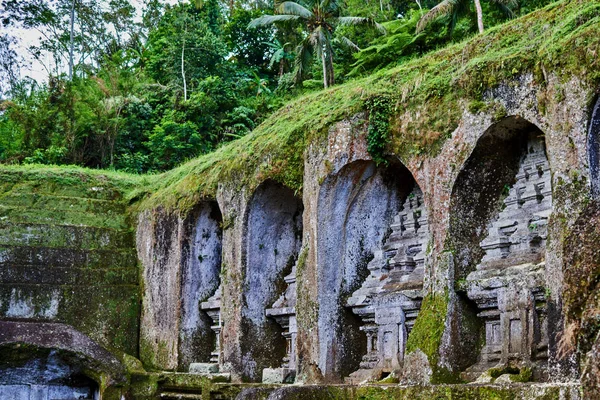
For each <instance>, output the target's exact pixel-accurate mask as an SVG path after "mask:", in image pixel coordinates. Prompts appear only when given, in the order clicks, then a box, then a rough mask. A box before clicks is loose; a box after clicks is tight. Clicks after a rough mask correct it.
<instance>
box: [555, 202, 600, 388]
mask: <svg viewBox="0 0 600 400" xmlns="http://www.w3.org/2000/svg"><path fill="white" fill-rule="evenodd" d="M599 241H600V204H599V203H598V202H597V201H592V202H590V203H589V204H588V205H587V207H586V208H585V209H584V211H583V212H582V214H581V215H580V217H579V218H578V220H577V222H576V223H575V225H574V226H573V228H572V230H571V232H570V234H569V235H568V237H567V239H566V240H565V258H566V265H568V268H566V270H565V282H564V301H565V314H566V323H567V329H566V334H565V336H563V338H562V342H561V345H562V346H563V351H564V352H565V353H566V354H568V353H570V352H571V351H576V354H577V355H578V356H579V359H580V362H581V365H582V371H583V376H582V382H583V384H584V392H585V394H586V396H587V397H586V398H590V399H591V398H596V397H598V396H600V381H599V380H598V376H599V374H600V371H599V369H598V365H599V364H598V360H599V359H600V313H599V311H598V310H600V247H598V243H599Z"/></svg>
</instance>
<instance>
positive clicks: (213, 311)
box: [190, 286, 223, 374]
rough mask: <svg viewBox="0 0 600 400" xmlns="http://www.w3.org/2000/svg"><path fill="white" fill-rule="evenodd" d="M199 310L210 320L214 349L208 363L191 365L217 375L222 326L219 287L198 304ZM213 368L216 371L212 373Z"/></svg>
mask: <svg viewBox="0 0 600 400" xmlns="http://www.w3.org/2000/svg"><path fill="white" fill-rule="evenodd" d="M200 308H201V309H202V310H203V311H204V312H206V313H207V314H208V316H209V317H210V319H211V320H212V325H211V327H210V329H212V331H213V332H214V333H215V347H214V350H213V351H212V352H211V357H210V363H194V364H192V365H196V366H197V368H202V369H203V370H209V369H210V370H211V371H210V372H207V373H211V374H212V373H218V372H219V364H220V361H221V327H222V326H223V324H222V321H221V286H219V287H218V289H217V291H216V292H215V294H214V295H212V297H210V298H209V299H208V300H207V301H205V302H203V303H202V304H200ZM215 366H216V371H213V370H214V367H215ZM190 372H193V371H192V366H190Z"/></svg>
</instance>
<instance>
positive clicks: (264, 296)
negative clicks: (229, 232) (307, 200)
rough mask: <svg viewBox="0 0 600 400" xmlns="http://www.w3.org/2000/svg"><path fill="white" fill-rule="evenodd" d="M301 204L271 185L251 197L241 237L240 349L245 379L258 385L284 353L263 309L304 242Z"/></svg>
mask: <svg viewBox="0 0 600 400" xmlns="http://www.w3.org/2000/svg"><path fill="white" fill-rule="evenodd" d="M302 212H303V206H302V201H301V199H299V198H298V197H297V196H296V195H295V194H294V192H293V191H292V190H291V189H289V188H287V187H285V186H283V185H281V184H279V183H277V182H274V181H271V180H269V181H266V182H263V183H262V184H261V185H260V186H259V187H258V188H257V189H256V191H255V192H254V193H253V195H252V197H251V199H250V201H249V205H248V211H247V218H246V224H245V228H244V234H243V235H244V238H243V242H242V243H243V263H244V266H245V268H244V277H243V289H242V291H243V298H242V326H241V329H242V336H241V342H240V347H241V351H242V369H243V371H242V375H243V379H246V380H249V381H259V380H260V379H261V374H262V371H263V369H264V368H268V367H276V366H279V365H280V364H281V363H282V359H283V358H284V357H285V355H286V340H285V338H284V337H283V336H282V333H283V331H282V328H281V326H280V325H279V324H277V323H276V322H275V320H273V319H272V318H268V317H267V314H266V310H267V309H269V308H271V307H272V305H273V303H274V302H275V301H276V300H277V298H278V297H279V296H280V295H282V294H283V292H284V291H285V288H286V282H285V280H284V277H285V276H286V275H288V274H289V273H290V272H291V270H292V267H293V265H294V264H295V262H296V259H297V258H298V253H299V251H300V247H301V243H302Z"/></svg>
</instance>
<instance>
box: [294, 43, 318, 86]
mask: <svg viewBox="0 0 600 400" xmlns="http://www.w3.org/2000/svg"><path fill="white" fill-rule="evenodd" d="M313 51H314V49H313V46H312V44H311V43H310V36H308V37H306V38H305V39H304V40H303V41H301V42H300V43H299V44H298V46H296V58H295V59H294V81H295V82H296V83H299V82H302V78H303V77H304V76H305V75H306V70H308V69H309V67H310V63H311V62H312V60H313V58H314V52H313Z"/></svg>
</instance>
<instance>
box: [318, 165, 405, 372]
mask: <svg viewBox="0 0 600 400" xmlns="http://www.w3.org/2000/svg"><path fill="white" fill-rule="evenodd" d="M413 185H414V179H413V177H412V175H411V174H410V172H409V171H408V170H407V169H406V167H404V166H403V165H400V164H393V165H390V166H389V167H377V166H376V165H375V163H374V162H372V161H355V162H353V163H351V164H348V165H346V166H344V167H343V168H341V169H340V170H339V171H338V172H337V173H334V174H331V175H329V177H327V179H326V180H325V181H324V182H323V184H322V185H321V188H320V192H319V200H318V210H317V240H316V242H317V243H319V248H318V249H316V256H317V271H318V276H317V282H318V303H319V316H318V329H319V363H318V366H319V369H320V370H321V373H322V374H323V377H324V379H325V380H326V381H329V382H337V381H340V380H341V378H342V377H343V376H348V375H349V374H350V373H351V372H353V371H356V370H357V369H358V368H359V364H360V360H361V358H362V357H363V355H364V354H365V353H366V351H367V340H366V336H365V333H364V332H362V331H361V330H360V326H361V324H362V322H361V320H360V318H359V317H358V316H357V315H355V314H354V313H353V312H352V310H351V308H350V307H349V306H348V303H347V301H348V298H349V297H350V296H351V295H352V293H353V292H354V291H356V290H357V289H359V287H360V286H361V284H362V283H363V282H364V281H365V279H366V278H367V276H368V275H369V270H368V269H367V264H368V263H369V262H370V261H371V260H372V259H373V255H374V252H375V251H376V249H378V248H380V247H381V245H382V243H383V241H384V238H385V237H386V236H387V235H389V234H390V228H389V227H390V222H391V221H392V218H393V216H394V215H396V214H397V213H398V211H399V209H400V208H401V203H402V199H403V197H406V196H407V195H408V193H409V192H410V190H411V189H412V187H413Z"/></svg>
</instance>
